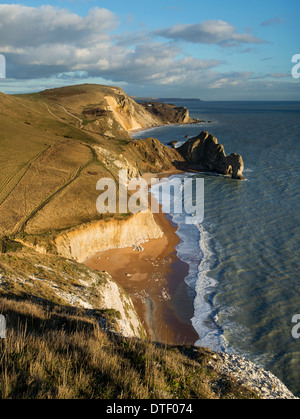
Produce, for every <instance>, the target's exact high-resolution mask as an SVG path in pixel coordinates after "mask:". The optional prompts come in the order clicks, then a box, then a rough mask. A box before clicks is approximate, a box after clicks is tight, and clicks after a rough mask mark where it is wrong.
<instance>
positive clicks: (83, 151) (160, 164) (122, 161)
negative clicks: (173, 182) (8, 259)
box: [0, 85, 180, 237]
mask: <svg viewBox="0 0 300 419" xmlns="http://www.w3.org/2000/svg"><path fill="white" fill-rule="evenodd" d="M101 101H102V102H103V103H105V108H106V109H108V108H109V110H106V111H103V112H104V113H103V114H99V115H98V116H97V120H96V121H93V122H91V123H86V122H85V120H84V118H85V116H84V115H85V114H84V112H85V109H87V108H89V109H93V108H95V107H96V108H97V106H98V107H99V106H100V105H99V103H102V102H101ZM101 106H102V105H101ZM103 106H104V105H103ZM129 114H130V115H131V120H132V121H131V122H132V125H134V124H136V123H142V121H143V124H145V123H151V122H153V120H152V116H151V115H150V114H149V113H147V111H145V110H144V108H143V107H141V106H140V105H137V104H136V103H135V102H134V101H133V100H132V99H130V98H128V97H127V95H126V94H125V93H124V92H123V91H121V90H120V89H117V88H109V87H104V86H90V85H84V86H74V87H67V88H62V89H53V90H50V91H45V92H42V93H36V94H29V95H20V96H7V95H4V94H0V127H1V131H0V162H1V167H2V170H1V173H0V237H1V236H5V235H7V236H11V235H13V236H20V235H24V234H35V235H39V234H46V233H47V234H48V233H49V232H51V231H53V230H55V231H61V230H63V229H68V228H70V227H74V226H76V225H80V224H83V223H86V222H89V221H92V220H97V219H98V218H99V217H100V215H99V214H98V213H97V211H96V205H95V203H96V200H97V197H98V192H97V191H96V183H97V181H98V180H99V179H100V178H102V177H112V178H114V179H116V181H118V172H119V170H120V169H126V170H128V174H129V176H137V175H138V174H139V173H142V172H145V171H154V172H157V171H160V170H163V169H169V168H171V167H173V165H172V161H174V159H178V156H177V154H176V152H175V151H174V150H170V149H169V148H167V147H164V146H162V145H161V144H160V143H159V142H158V141H157V140H148V141H147V140H143V141H141V142H137V141H132V140H131V139H130V136H129V134H128V132H127V131H126V130H125V128H124V127H123V125H122V123H123V122H122V121H124V120H127V119H129V120H130V118H129V117H128V115H129ZM147 118H148V119H147ZM133 119H134V121H133ZM145 120H146V122H145ZM111 121H113V126H115V127H116V129H115V130H114V129H113V127H112V125H111ZM147 121H148V122H147ZM95 124H96V125H95ZM104 126H105V127H106V131H107V130H108V131H109V132H110V136H107V135H105V134H103V132H104V131H105V129H104ZM127 128H128V127H127ZM129 128H130V127H129ZM124 133H125V134H126V135H123V134H124ZM179 158H180V157H179Z"/></svg>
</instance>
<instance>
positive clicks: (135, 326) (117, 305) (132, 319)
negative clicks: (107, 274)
mask: <svg viewBox="0 0 300 419" xmlns="http://www.w3.org/2000/svg"><path fill="white" fill-rule="evenodd" d="M103 291H104V292H103V304H104V305H105V307H106V308H107V309H114V310H116V311H118V312H119V313H120V317H119V318H117V319H116V320H115V328H116V329H117V331H118V333H120V334H121V335H122V336H126V337H142V336H145V331H144V328H143V326H142V324H141V322H140V319H139V317H138V315H137V314H136V311H135V308H134V306H133V303H132V301H131V298H130V297H129V296H128V295H127V294H126V293H125V291H124V290H122V288H120V287H119V286H118V285H117V284H116V283H115V282H114V281H113V280H112V279H110V280H108V281H107V284H106V286H105V287H104V289H103Z"/></svg>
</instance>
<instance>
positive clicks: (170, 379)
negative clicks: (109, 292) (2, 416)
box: [0, 296, 256, 399]
mask: <svg viewBox="0 0 300 419" xmlns="http://www.w3.org/2000/svg"><path fill="white" fill-rule="evenodd" d="M0 313H4V314H5V315H6V317H7V339H5V340H2V341H0V351H1V352H0V397H1V398H2V399H9V398H13V399H29V398H30V399H32V398H35V399H36V398H38V399H44V398H46V399H78V398H84V399H96V398H99V399H117V398H119V399H153V398H155V399H166V398H167V399H168V398H169V399H216V398H252V397H256V395H255V394H254V393H252V392H251V391H248V390H246V389H243V388H241V387H240V386H238V385H237V383H236V382H235V381H234V380H232V379H230V378H228V377H225V376H221V375H220V374H218V373H217V372H216V371H215V370H214V369H213V368H212V367H211V364H212V353H211V352H210V351H208V350H203V349H200V348H198V349H196V348H190V347H168V346H166V345H156V344H153V343H150V342H147V341H141V340H137V339H125V338H122V337H120V336H117V335H113V334H107V333H106V332H105V331H103V330H101V329H100V327H99V325H98V323H97V320H96V318H94V317H91V316H89V315H88V314H87V313H86V312H85V311H84V310H79V309H71V308H65V307H62V306H59V305H54V304H49V303H46V302H45V301H43V302H41V301H37V300H31V301H28V300H22V299H20V298H18V299H16V298H15V297H13V296H7V297H3V298H1V299H0Z"/></svg>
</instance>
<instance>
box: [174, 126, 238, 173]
mask: <svg viewBox="0 0 300 419" xmlns="http://www.w3.org/2000/svg"><path fill="white" fill-rule="evenodd" d="M177 151H178V152H179V153H180V155H181V156H182V157H183V158H184V159H185V162H186V163H187V164H188V165H189V167H190V168H191V169H195V170H200V171H202V170H203V171H210V172H217V173H221V174H223V175H231V176H232V178H233V179H241V180H242V179H244V177H243V170H244V162H243V159H242V157H241V156H240V155H238V154H230V156H226V154H225V150H224V147H223V145H222V144H219V143H218V140H217V139H216V137H214V136H213V135H211V134H209V133H208V132H207V131H203V132H201V134H200V135H198V136H197V137H194V138H191V139H190V140H188V141H187V142H186V143H185V144H183V145H182V146H181V147H179V148H177Z"/></svg>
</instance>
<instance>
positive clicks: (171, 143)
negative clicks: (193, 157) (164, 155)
mask: <svg viewBox="0 0 300 419" xmlns="http://www.w3.org/2000/svg"><path fill="white" fill-rule="evenodd" d="M177 143H178V141H170V142H169V143H168V145H170V146H171V147H172V148H176V147H175V145H176V144H177Z"/></svg>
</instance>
